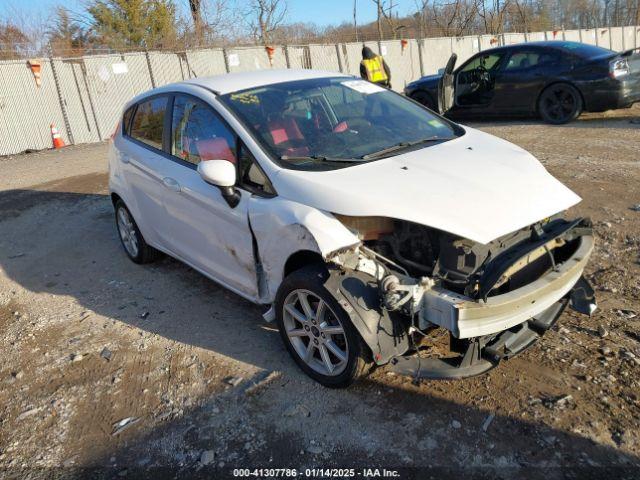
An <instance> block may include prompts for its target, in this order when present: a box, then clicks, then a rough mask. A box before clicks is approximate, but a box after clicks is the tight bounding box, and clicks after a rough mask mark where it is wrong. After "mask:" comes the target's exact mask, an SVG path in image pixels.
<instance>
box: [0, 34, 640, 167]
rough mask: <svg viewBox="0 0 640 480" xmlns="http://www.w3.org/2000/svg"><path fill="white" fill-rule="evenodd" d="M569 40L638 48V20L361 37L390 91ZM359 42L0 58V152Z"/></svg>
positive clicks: (323, 63)
mask: <svg viewBox="0 0 640 480" xmlns="http://www.w3.org/2000/svg"><path fill="white" fill-rule="evenodd" d="M537 40H570V41H578V42H583V43H588V44H592V45H598V46H602V47H604V48H610V49H612V50H617V51H622V50H626V49H629V48H638V47H640V27H636V26H629V27H612V28H598V29H588V30H564V31H563V30H560V31H547V32H533V33H527V34H524V33H505V34H501V35H497V36H493V35H479V36H478V35H474V36H467V37H446V38H427V39H423V40H416V39H409V40H405V41H401V40H386V41H382V42H367V43H366V45H367V46H369V47H371V48H372V49H373V50H374V51H375V52H378V53H380V54H381V55H383V56H384V58H385V60H386V61H387V63H388V64H389V67H390V68H391V72H392V84H393V88H394V90H397V91H402V90H403V89H404V87H405V85H406V84H407V83H409V82H411V81H413V80H415V79H417V78H419V77H421V76H423V75H429V74H432V73H437V71H438V70H439V69H441V68H442V67H444V65H445V64H446V62H447V60H448V59H449V57H450V56H451V54H452V53H456V54H457V55H458V64H460V63H462V62H464V61H465V60H466V59H468V58H469V57H471V56H472V55H474V54H475V53H477V52H479V51H481V50H485V49H488V48H493V47H497V46H501V45H510V44H514V43H522V42H527V41H537ZM361 49H362V44H361V43H340V44H330V45H305V46H279V47H276V48H275V49H274V51H273V52H272V57H271V59H270V58H269V55H268V54H267V51H266V49H265V48H263V47H238V48H228V49H202V50H194V51H187V52H178V53H167V52H139V53H127V54H122V55H120V54H117V55H93V56H85V57H79V58H49V59H42V60H41V72H40V76H41V82H40V86H38V85H37V84H36V81H35V75H34V73H33V71H32V70H31V68H30V66H29V64H28V62H27V61H26V60H7V61H2V62H0V155H9V154H14V153H19V152H22V151H25V150H40V149H45V148H51V147H52V139H51V134H50V124H52V123H53V124H55V125H56V126H57V127H58V130H59V131H60V133H61V134H62V137H63V139H64V141H65V143H66V144H78V143H90V142H98V141H100V140H105V139H107V138H108V137H109V136H110V135H111V133H112V131H113V129H114V126H115V124H116V122H117V119H118V117H119V115H120V112H121V110H122V106H123V105H124V104H125V103H126V102H127V101H128V100H129V99H130V98H132V97H133V96H135V95H137V94H139V93H142V92H144V91H146V90H149V89H151V88H153V87H158V86H161V85H165V84H167V83H171V82H176V81H181V80H184V79H187V78H193V77H204V76H210V75H219V74H224V73H228V72H241V71H249V70H257V69H267V68H313V69H318V70H328V71H335V72H344V73H348V74H351V75H359V64H360V60H361Z"/></svg>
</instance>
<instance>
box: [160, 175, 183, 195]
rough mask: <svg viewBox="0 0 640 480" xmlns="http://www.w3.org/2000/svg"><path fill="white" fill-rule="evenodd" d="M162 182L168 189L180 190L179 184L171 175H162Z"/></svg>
mask: <svg viewBox="0 0 640 480" xmlns="http://www.w3.org/2000/svg"><path fill="white" fill-rule="evenodd" d="M162 183H163V184H164V186H165V187H167V188H168V189H169V190H172V191H174V192H180V190H181V189H180V184H179V183H178V182H177V181H176V180H175V179H173V178H171V177H164V178H163V179H162Z"/></svg>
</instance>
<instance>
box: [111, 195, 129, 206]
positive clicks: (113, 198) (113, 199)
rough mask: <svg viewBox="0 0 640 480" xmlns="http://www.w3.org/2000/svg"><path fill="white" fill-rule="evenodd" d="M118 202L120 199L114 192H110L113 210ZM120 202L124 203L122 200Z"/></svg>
mask: <svg viewBox="0 0 640 480" xmlns="http://www.w3.org/2000/svg"><path fill="white" fill-rule="evenodd" d="M119 200H122V197H121V196H120V195H118V194H117V193H116V192H111V204H112V205H113V206H114V208H115V206H116V203H118V201H119ZM122 202H123V203H124V200H122ZM125 205H126V203H125Z"/></svg>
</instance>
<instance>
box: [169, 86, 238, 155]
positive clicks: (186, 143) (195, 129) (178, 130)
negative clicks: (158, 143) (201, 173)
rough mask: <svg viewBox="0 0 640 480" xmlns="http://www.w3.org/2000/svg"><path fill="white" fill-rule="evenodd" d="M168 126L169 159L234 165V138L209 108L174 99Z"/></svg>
mask: <svg viewBox="0 0 640 480" xmlns="http://www.w3.org/2000/svg"><path fill="white" fill-rule="evenodd" d="M171 124H172V128H171V154H172V155H174V156H176V157H178V158H180V159H182V160H184V161H186V162H189V163H193V164H194V165H197V164H198V163H200V162H201V161H202V160H228V161H230V162H233V163H236V137H235V135H234V134H233V132H231V131H230V130H229V129H228V128H227V126H226V125H225V124H224V123H223V122H222V120H220V118H219V117H218V115H216V113H215V112H214V111H213V110H212V108H211V107H209V106H207V105H205V104H204V103H202V102H199V101H197V100H195V99H193V98H191V97H185V96H177V97H176V98H175V100H174V102H173V119H172V122H171Z"/></svg>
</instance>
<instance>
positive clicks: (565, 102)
mask: <svg viewBox="0 0 640 480" xmlns="http://www.w3.org/2000/svg"><path fill="white" fill-rule="evenodd" d="M582 107H583V105H582V96H581V95H580V92H579V91H578V90H577V89H576V88H575V87H573V86H572V85H569V84H568V83H556V84H553V85H550V86H549V87H547V88H546V89H545V90H544V91H543V92H542V94H540V98H539V99H538V113H539V114H540V117H542V119H543V120H544V121H545V122H547V123H550V124H552V125H562V124H565V123H569V122H571V121H573V120H575V119H576V118H578V116H579V115H580V114H581V113H582Z"/></svg>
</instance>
